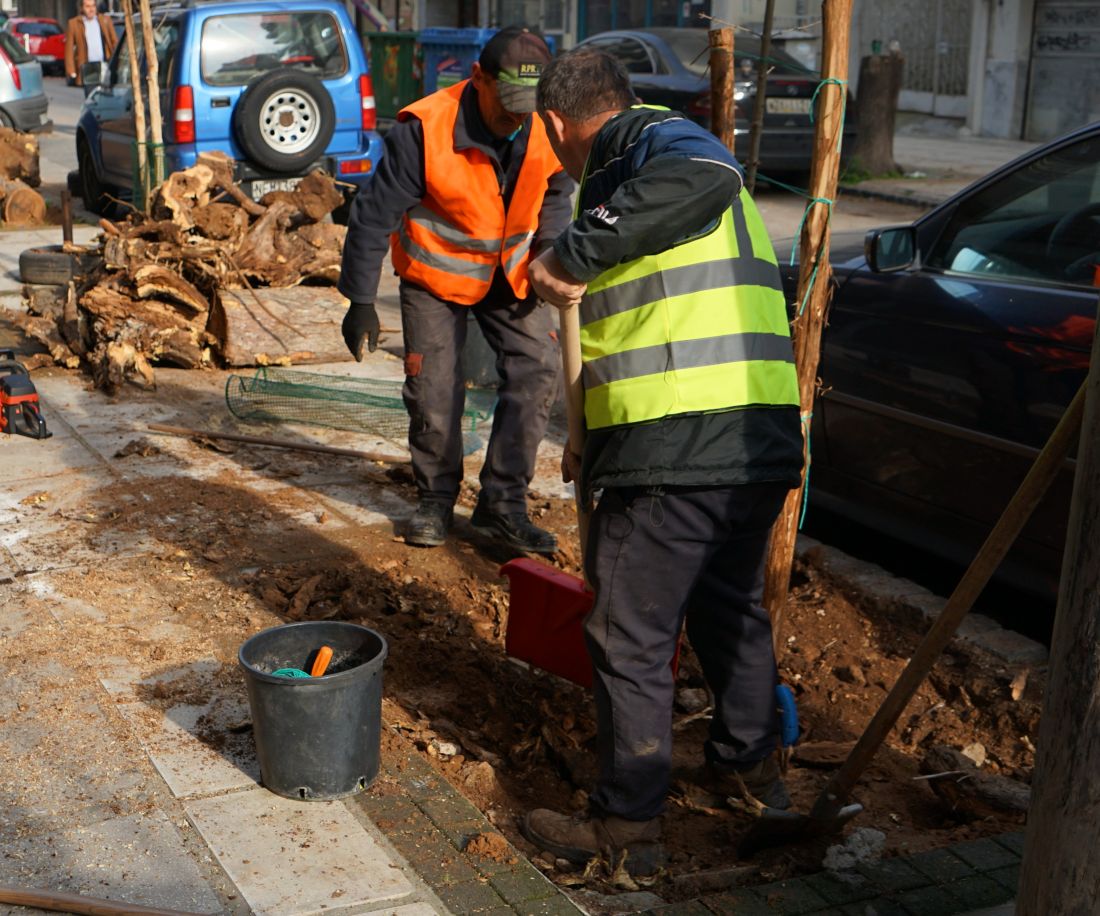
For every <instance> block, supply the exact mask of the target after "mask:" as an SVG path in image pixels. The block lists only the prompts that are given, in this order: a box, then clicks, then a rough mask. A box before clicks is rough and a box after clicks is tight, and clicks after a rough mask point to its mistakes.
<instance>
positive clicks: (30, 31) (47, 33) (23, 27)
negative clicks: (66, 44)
mask: <svg viewBox="0 0 1100 916" xmlns="http://www.w3.org/2000/svg"><path fill="white" fill-rule="evenodd" d="M19 34H20V35H37V36H39V37H40V38H50V37H51V36H53V35H60V34H61V27H60V26H58V25H55V24H54V23H52V22H23V23H20V25H19Z"/></svg>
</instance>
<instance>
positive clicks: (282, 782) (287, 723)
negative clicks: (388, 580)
mask: <svg viewBox="0 0 1100 916" xmlns="http://www.w3.org/2000/svg"><path fill="white" fill-rule="evenodd" d="M322 646H329V647H330V648H331V649H332V660H331V662H329V666H328V669H327V672H326V673H325V674H324V675H323V676H322V677H304V678H289V677H284V676H282V675H276V674H274V672H275V671H278V670H280V669H283V668H298V669H301V670H305V671H308V670H309V666H310V665H311V664H312V662H313V659H314V657H315V656H316V654H317V650H318V649H320V648H321V647H322ZM387 651H388V646H387V645H386V640H385V639H384V638H383V637H382V636H381V635H380V634H379V633H376V632H375V631H374V630H371V629H368V628H367V627H361V626H359V625H358V624H354V623H344V622H341V621H307V622H304V623H291V624H287V625H286V626H281V627H274V628H272V629H270V630H264V631H263V632H262V633H257V634H256V635H255V636H253V637H252V638H251V639H249V640H248V641H247V642H245V643H244V645H242V646H241V648H240V652H239V653H238V660H239V662H240V665H241V668H242V669H243V670H244V675H245V680H246V682H247V684H248V704H249V706H250V707H251V710H252V731H253V734H254V735H255V738H256V756H257V757H258V758H259V761H260V777H261V779H262V780H263V784H264V786H265V788H267V789H270V790H271V791H272V792H274V793H275V794H276V795H282V796H284V797H286V798H298V799H307V800H321V799H328V798H340V797H341V796H344V795H351V794H353V793H355V792H358V791H361V790H362V789H365V788H367V786H369V785H370V784H371V783H372V782H373V781H374V779H375V777H376V776H377V775H378V757H379V743H380V740H381V728H382V663H383V662H384V661H385V660H386V653H387Z"/></svg>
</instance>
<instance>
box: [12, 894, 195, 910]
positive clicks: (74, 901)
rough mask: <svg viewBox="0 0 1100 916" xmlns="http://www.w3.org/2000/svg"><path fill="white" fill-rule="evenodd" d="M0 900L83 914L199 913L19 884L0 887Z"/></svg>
mask: <svg viewBox="0 0 1100 916" xmlns="http://www.w3.org/2000/svg"><path fill="white" fill-rule="evenodd" d="M0 903H9V904H11V905H12V906H32V907H36V908H37V909H40V910H53V911H54V912H57V913H78V914H81V916H198V914H197V913H189V912H186V911H184V910H162V909H158V908H157V907H149V906H138V905H137V904H132V903H121V902H119V901H117V900H101V899H100V898H98V897H82V896H80V895H79V894H62V893H58V892H57V891H42V890H28V889H23V888H18V887H0Z"/></svg>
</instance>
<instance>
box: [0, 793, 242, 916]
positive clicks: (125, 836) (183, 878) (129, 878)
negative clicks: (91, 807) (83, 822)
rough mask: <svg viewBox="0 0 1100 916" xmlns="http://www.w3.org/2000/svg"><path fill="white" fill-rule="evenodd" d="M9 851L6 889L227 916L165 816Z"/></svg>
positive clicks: (0, 871) (23, 843) (123, 821)
mask: <svg viewBox="0 0 1100 916" xmlns="http://www.w3.org/2000/svg"><path fill="white" fill-rule="evenodd" d="M55 826H56V825H55ZM4 851H5V855H4V856H0V881H2V882H3V883H4V884H12V885H17V886H21V887H48V888H50V889H52V890H59V891H63V892H65V893H73V894H85V895H88V896H92V897H101V898H109V899H113V900H119V901H123V902H126V903H132V904H138V905H141V906H149V907H161V908H171V909H176V910H186V911H190V912H194V913H221V912H223V911H224V906H223V904H222V901H221V900H219V899H218V897H217V895H216V894H215V893H214V892H213V891H212V890H211V889H210V886H209V885H208V884H207V883H206V881H205V880H204V879H203V877H202V875H201V874H200V872H199V870H198V867H197V865H196V864H195V862H194V860H193V859H192V858H191V856H190V855H189V854H188V852H187V851H186V849H185V848H184V845H183V841H182V839H181V838H180V835H179V833H178V831H177V830H176V828H175V826H174V825H173V824H172V823H171V821H169V820H168V818H167V817H165V816H164V814H163V813H161V812H160V811H156V810H154V811H151V812H149V813H147V814H137V815H133V816H130V817H122V818H113V819H110V820H105V821H101V822H99V823H96V824H90V825H88V826H83V827H75V828H72V829H69V830H63V831H59V832H56V833H51V834H49V835H47V836H45V837H43V836H35V837H26V838H23V839H19V840H15V841H13V842H10V843H5V850H4Z"/></svg>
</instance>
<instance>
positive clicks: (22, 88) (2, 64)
mask: <svg viewBox="0 0 1100 916" xmlns="http://www.w3.org/2000/svg"><path fill="white" fill-rule="evenodd" d="M48 106H49V102H48V100H47V99H46V93H45V92H44V91H43V89H42V65H41V64H40V63H39V62H38V61H37V60H35V59H34V56H33V55H31V54H29V53H27V50H26V49H25V48H24V47H23V45H22V44H20V43H19V41H18V40H17V39H15V38H13V37H12V36H11V34H10V33H8V32H0V126H2V127H14V128H15V129H16V130H38V129H39V128H41V127H44V126H45V125H46V124H47V123H48V119H47V117H46V109H47V107H48Z"/></svg>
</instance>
